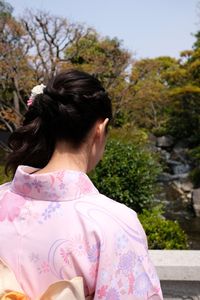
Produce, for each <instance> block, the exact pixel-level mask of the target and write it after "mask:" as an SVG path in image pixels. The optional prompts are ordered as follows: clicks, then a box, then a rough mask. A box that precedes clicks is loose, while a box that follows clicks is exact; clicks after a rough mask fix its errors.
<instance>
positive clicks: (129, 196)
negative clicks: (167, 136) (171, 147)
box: [90, 139, 159, 212]
mask: <svg viewBox="0 0 200 300" xmlns="http://www.w3.org/2000/svg"><path fill="white" fill-rule="evenodd" d="M158 171H159V167H158V164H157V163H156V161H155V159H154V158H153V155H152V154H151V153H150V152H149V151H146V150H144V149H142V148H141V147H138V146H135V145H133V144H132V143H123V142H121V141H117V140H115V139H113V140H110V141H109V142H108V144H107V147H106V150H105V154H104V158H103V160H102V161H101V162H100V163H99V165H98V166H97V167H96V169H95V171H93V172H92V173H91V174H90V177H91V179H92V181H93V182H94V184H95V185H96V187H97V188H98V189H99V191H100V192H101V193H103V194H105V195H106V196H108V197H110V198H112V199H114V200H116V201H119V202H122V203H124V204H126V205H127V206H129V207H130V208H132V209H134V210H136V211H138V212H141V211H142V209H143V208H144V207H145V208H147V207H149V206H150V204H151V203H152V200H153V191H154V189H155V187H154V183H155V179H156V176H157V174H158Z"/></svg>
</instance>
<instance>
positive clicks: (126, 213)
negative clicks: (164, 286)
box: [94, 206, 163, 300]
mask: <svg viewBox="0 0 200 300" xmlns="http://www.w3.org/2000/svg"><path fill="white" fill-rule="evenodd" d="M94 299H95V300H97V299H106V300H109V299H110V300H111V299H112V300H120V299H121V300H129V299H131V300H144V299H154V300H162V299H163V297H162V291H161V288H160V282H159V279H158V276H157V274H156V271H155V268H154V266H153V264H152V262H151V260H150V257H149V254H148V248H147V239H146V235H145V233H144V230H143V228H142V226H141V224H140V222H139V220H138V218H137V215H136V213H135V212H134V211H132V210H130V209H129V208H127V207H124V206H123V208H122V207H121V208H120V216H119V215H115V216H114V217H112V220H107V222H106V221H105V227H104V233H103V237H102V241H101V249H100V255H99V265H98V271H97V280H96V289H95V296H94Z"/></svg>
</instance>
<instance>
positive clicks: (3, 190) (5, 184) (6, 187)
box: [0, 181, 11, 197]
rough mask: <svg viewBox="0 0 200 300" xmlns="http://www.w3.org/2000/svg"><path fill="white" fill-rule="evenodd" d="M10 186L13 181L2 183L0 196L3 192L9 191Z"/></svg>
mask: <svg viewBox="0 0 200 300" xmlns="http://www.w3.org/2000/svg"><path fill="white" fill-rule="evenodd" d="M10 187H11V181H9V182H6V183H3V184H1V185H0V197H1V195H2V194H4V193H5V192H7V191H8V190H10Z"/></svg>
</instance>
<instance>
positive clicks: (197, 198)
mask: <svg viewBox="0 0 200 300" xmlns="http://www.w3.org/2000/svg"><path fill="white" fill-rule="evenodd" d="M192 204H193V208H194V211H195V214H196V216H197V217H200V188H199V189H194V190H193V193H192Z"/></svg>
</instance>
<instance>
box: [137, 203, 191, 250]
mask: <svg viewBox="0 0 200 300" xmlns="http://www.w3.org/2000/svg"><path fill="white" fill-rule="evenodd" d="M162 213H163V211H162V210H161V208H160V207H156V208H154V209H153V210H151V211H149V210H147V209H145V210H143V212H142V213H141V214H140V215H139V219H140V221H141V223H142V225H143V228H144V230H145V232H146V235H147V238H148V244H149V248H150V249H188V242H187V236H186V234H185V233H184V231H183V230H182V229H181V227H180V226H179V224H178V223H177V222H176V221H171V220H166V219H165V218H164V217H163V216H162Z"/></svg>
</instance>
